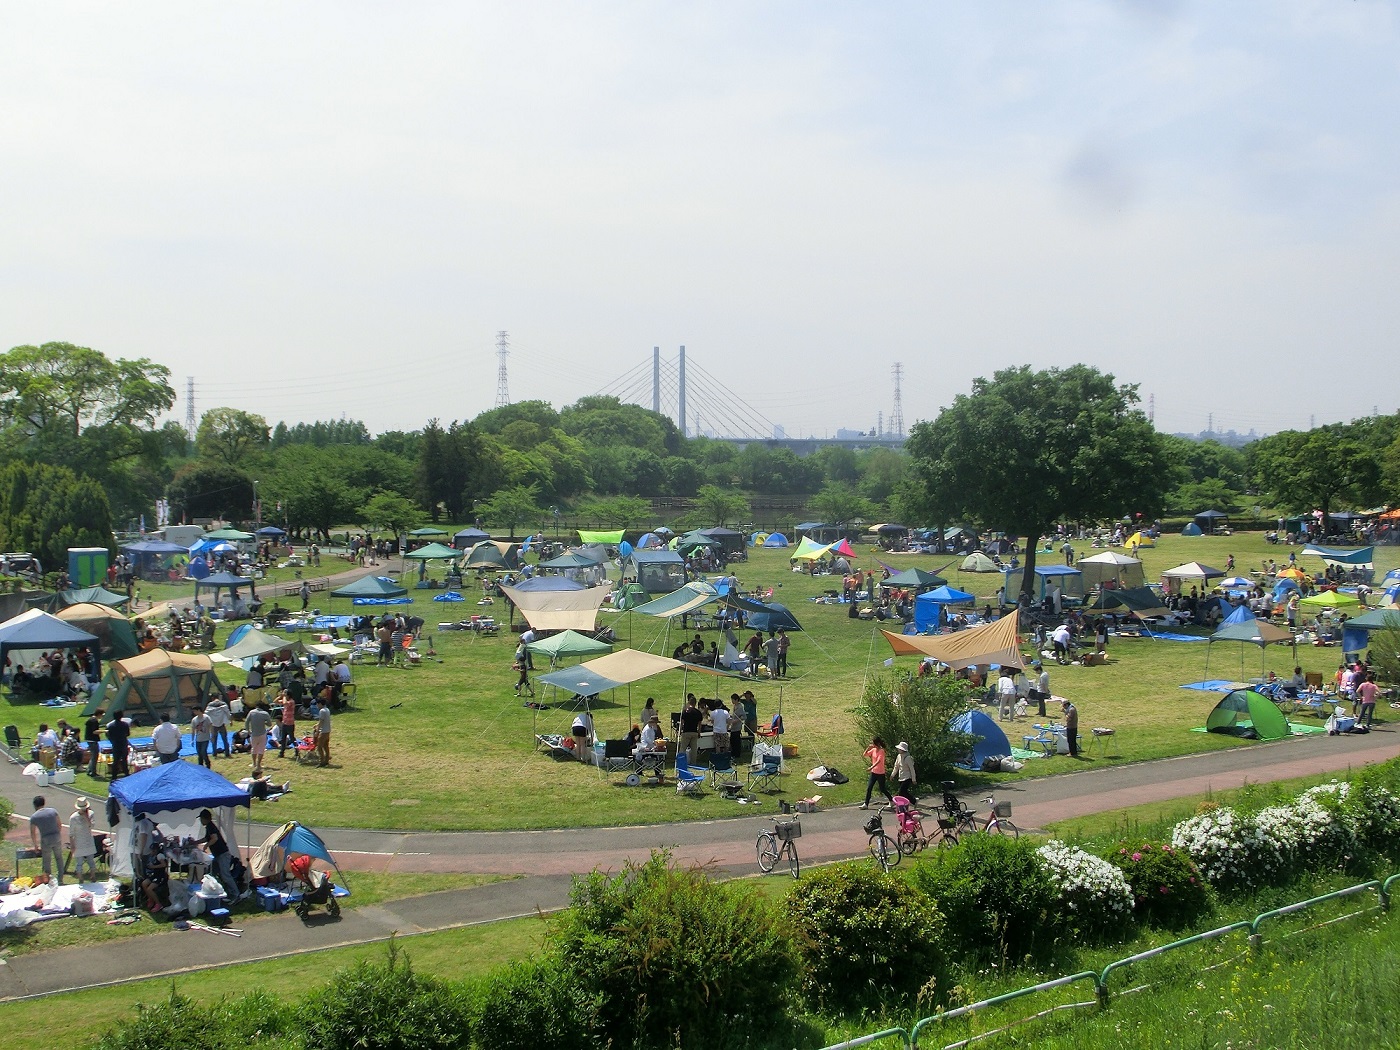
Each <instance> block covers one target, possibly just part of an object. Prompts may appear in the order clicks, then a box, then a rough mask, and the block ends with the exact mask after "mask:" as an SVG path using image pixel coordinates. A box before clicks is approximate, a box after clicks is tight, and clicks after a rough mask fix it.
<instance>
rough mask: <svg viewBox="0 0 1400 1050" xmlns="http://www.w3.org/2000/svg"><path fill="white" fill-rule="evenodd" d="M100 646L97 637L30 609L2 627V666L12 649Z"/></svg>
mask: <svg viewBox="0 0 1400 1050" xmlns="http://www.w3.org/2000/svg"><path fill="white" fill-rule="evenodd" d="M97 644H98V639H97V636H96V635H95V634H92V633H91V632H89V631H85V630H83V629H82V628H81V627H78V626H76V625H75V624H71V623H65V622H64V621H63V620H60V619H59V618H58V617H57V616H50V615H49V614H48V613H46V612H44V611H43V610H42V609H30V610H29V611H28V612H22V613H20V614H19V615H18V616H14V617H11V618H10V619H8V620H6V621H5V622H4V623H3V624H0V664H3V663H4V662H5V658H6V656H7V655H8V654H9V653H10V652H11V651H12V650H14V651H20V650H25V649H78V648H81V647H83V646H88V647H93V648H95V647H96V646H97Z"/></svg>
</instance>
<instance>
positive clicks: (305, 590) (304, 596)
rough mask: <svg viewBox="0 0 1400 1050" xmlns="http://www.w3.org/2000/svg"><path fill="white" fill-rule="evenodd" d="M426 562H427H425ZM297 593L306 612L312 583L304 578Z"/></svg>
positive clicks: (309, 603) (302, 609)
mask: <svg viewBox="0 0 1400 1050" xmlns="http://www.w3.org/2000/svg"><path fill="white" fill-rule="evenodd" d="M424 564H427V563H426V562H425V563H424ZM297 594H298V595H300V596H301V611H302V612H306V610H307V608H308V607H309V606H310V605H311V584H310V583H308V582H307V581H306V580H302V581H301V589H300V590H298V591H297Z"/></svg>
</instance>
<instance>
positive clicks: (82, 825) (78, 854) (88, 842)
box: [68, 798, 97, 882]
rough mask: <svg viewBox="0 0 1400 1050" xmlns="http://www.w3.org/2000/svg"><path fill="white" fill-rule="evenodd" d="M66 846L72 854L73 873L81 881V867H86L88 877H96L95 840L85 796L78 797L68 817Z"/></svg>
mask: <svg viewBox="0 0 1400 1050" xmlns="http://www.w3.org/2000/svg"><path fill="white" fill-rule="evenodd" d="M68 848H69V850H70V851H71V852H72V854H73V874H74V875H75V876H76V877H77V879H78V881H79V882H82V881H83V868H84V867H86V868H87V869H88V878H89V879H90V880H92V881H96V879H97V842H96V840H95V839H94V838H93V836H92V804H91V803H89V802H88V800H87V799H85V798H80V799H78V801H77V803H76V805H75V806H74V809H73V815H72V816H71V817H69V818H68Z"/></svg>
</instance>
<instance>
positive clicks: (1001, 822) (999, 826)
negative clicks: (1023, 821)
mask: <svg viewBox="0 0 1400 1050" xmlns="http://www.w3.org/2000/svg"><path fill="white" fill-rule="evenodd" d="M992 828H996V830H997V833H998V834H1000V835H1009V836H1011V838H1013V839H1018V838H1020V837H1021V832H1020V829H1019V828H1017V827H1016V825H1015V824H1013V823H1011V821H1010V820H1008V819H1007V818H1006V817H997V818H996V819H995V820H994V821H992V822H991V823H990V824H989V825H988V826H987V832H988V834H990V833H991V831H992Z"/></svg>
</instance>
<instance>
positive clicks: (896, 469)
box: [856, 448, 909, 516]
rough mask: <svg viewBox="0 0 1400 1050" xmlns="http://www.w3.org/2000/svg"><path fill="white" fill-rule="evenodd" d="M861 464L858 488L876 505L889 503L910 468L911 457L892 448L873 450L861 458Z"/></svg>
mask: <svg viewBox="0 0 1400 1050" xmlns="http://www.w3.org/2000/svg"><path fill="white" fill-rule="evenodd" d="M859 462H860V480H859V482H858V483H857V485H856V487H857V488H858V489H859V490H860V494H861V495H862V496H864V497H865V498H866V499H871V500H874V501H875V502H876V503H887V502H888V501H889V499H890V497H891V496H893V495H894V493H895V490H897V489H898V488H899V485H900V483H901V482H902V481H903V480H904V476H905V472H906V470H907V469H908V467H909V457H908V456H907V455H905V453H904V452H902V451H896V450H895V449H892V448H872V449H870V450H869V451H868V452H865V453H863V454H862V455H861V456H860V460H859ZM896 516H897V515H896Z"/></svg>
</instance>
